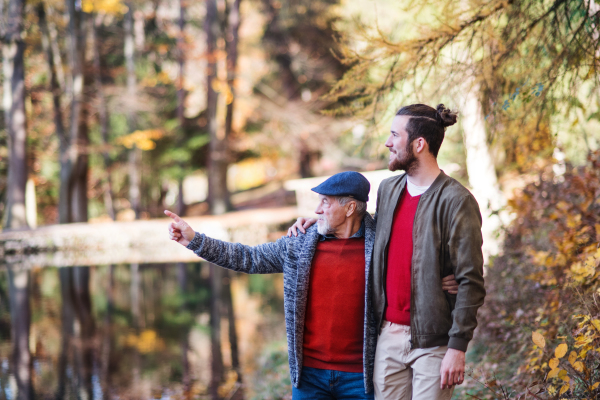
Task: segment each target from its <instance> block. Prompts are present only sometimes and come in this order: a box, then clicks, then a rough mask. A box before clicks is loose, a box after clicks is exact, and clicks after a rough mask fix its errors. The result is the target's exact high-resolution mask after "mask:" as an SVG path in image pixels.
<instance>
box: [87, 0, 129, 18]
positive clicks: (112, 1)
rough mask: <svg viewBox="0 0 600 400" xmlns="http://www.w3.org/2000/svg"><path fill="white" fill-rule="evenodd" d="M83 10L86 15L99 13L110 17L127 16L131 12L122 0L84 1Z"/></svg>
mask: <svg viewBox="0 0 600 400" xmlns="http://www.w3.org/2000/svg"><path fill="white" fill-rule="evenodd" d="M81 8H82V10H83V12H86V13H92V12H97V13H105V14H110V15H121V14H125V13H126V12H127V11H128V10H129V9H128V8H127V6H126V5H125V4H123V2H122V1H121V0H83V1H82V3H81Z"/></svg>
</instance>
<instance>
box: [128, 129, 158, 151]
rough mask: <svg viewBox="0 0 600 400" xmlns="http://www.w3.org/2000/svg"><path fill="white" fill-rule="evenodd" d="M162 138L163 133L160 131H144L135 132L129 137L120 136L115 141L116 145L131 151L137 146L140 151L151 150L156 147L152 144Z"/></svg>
mask: <svg viewBox="0 0 600 400" xmlns="http://www.w3.org/2000/svg"><path fill="white" fill-rule="evenodd" d="M161 137H163V131H161V130H160V129H146V130H144V131H135V132H133V133H130V134H129V135H125V136H121V137H120V138H118V139H117V143H119V144H122V145H123V146H125V147H127V148H128V149H131V148H132V147H133V146H137V147H138V148H140V149H142V150H153V149H154V148H155V147H156V143H155V142H154V141H155V140H157V139H160V138H161Z"/></svg>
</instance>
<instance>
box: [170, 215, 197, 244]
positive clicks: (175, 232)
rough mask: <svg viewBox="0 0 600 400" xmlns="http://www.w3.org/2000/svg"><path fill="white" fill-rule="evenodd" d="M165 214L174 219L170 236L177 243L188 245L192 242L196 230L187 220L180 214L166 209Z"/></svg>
mask: <svg viewBox="0 0 600 400" xmlns="http://www.w3.org/2000/svg"><path fill="white" fill-rule="evenodd" d="M165 214H167V215H168V216H169V217H171V218H172V219H173V222H171V224H170V225H169V237H170V238H171V240H174V241H176V242H177V243H179V244H181V245H183V246H187V245H188V244H190V242H191V241H192V239H193V238H194V235H195V234H196V232H194V230H193V229H192V227H191V226H189V225H188V223H187V222H185V221H184V220H182V219H181V218H179V215H177V214H175V213H172V212H171V211H168V210H165Z"/></svg>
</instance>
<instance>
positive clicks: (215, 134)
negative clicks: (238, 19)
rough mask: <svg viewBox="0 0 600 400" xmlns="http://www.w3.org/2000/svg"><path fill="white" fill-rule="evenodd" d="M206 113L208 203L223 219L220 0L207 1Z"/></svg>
mask: <svg viewBox="0 0 600 400" xmlns="http://www.w3.org/2000/svg"><path fill="white" fill-rule="evenodd" d="M204 28H205V30H206V58H207V71H206V77H207V81H206V92H207V93H206V111H207V113H206V114H207V120H208V123H207V126H208V131H209V135H210V144H209V155H208V201H209V203H210V211H211V213H212V214H215V215H219V214H223V213H225V212H227V210H229V209H230V202H229V191H228V190H227V168H228V163H229V161H228V157H229V155H228V151H227V150H228V149H227V138H226V137H225V130H221V129H219V127H218V121H217V101H218V93H217V92H216V91H215V89H214V87H213V86H214V84H215V82H216V80H217V37H218V36H219V33H220V29H219V20H218V16H217V3H216V0H207V1H206V20H205V26H204Z"/></svg>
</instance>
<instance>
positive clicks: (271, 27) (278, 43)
mask: <svg viewBox="0 0 600 400" xmlns="http://www.w3.org/2000/svg"><path fill="white" fill-rule="evenodd" d="M263 4H264V7H265V8H266V10H267V12H266V14H267V24H266V29H265V33H264V35H263V41H266V42H267V43H268V44H269V45H270V46H271V47H272V49H273V50H272V53H273V54H274V55H275V62H277V65H279V76H280V78H281V80H282V82H283V90H284V91H285V93H283V96H284V97H286V98H287V99H288V100H289V99H292V98H294V97H296V96H298V89H299V85H298V80H297V78H296V76H295V74H294V71H292V56H291V55H290V50H289V47H290V46H289V38H288V35H287V33H286V31H285V29H284V28H283V27H282V26H281V25H282V24H281V22H280V15H279V13H280V11H281V8H280V7H279V8H276V7H275V6H274V4H275V2H274V1H271V0H263Z"/></svg>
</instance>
